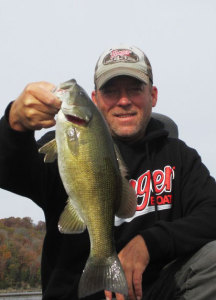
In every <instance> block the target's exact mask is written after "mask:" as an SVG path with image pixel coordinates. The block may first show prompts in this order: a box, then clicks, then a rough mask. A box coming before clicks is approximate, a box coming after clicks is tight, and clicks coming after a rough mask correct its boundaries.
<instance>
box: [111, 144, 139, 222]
mask: <svg viewBox="0 0 216 300" xmlns="http://www.w3.org/2000/svg"><path fill="white" fill-rule="evenodd" d="M114 148H115V152H116V156H117V160H118V164H119V170H120V173H121V180H122V192H121V197H120V200H119V203H118V205H119V206H118V208H117V210H116V213H115V214H116V216H118V217H119V218H124V219H125V218H131V217H133V215H134V214H135V212H136V208H137V196H136V193H135V190H134V188H133V187H132V186H131V185H130V183H129V181H128V180H127V178H126V176H127V173H128V172H127V167H126V166H125V163H124V161H123V158H122V156H121V153H120V151H119V149H118V147H117V146H116V145H114Z"/></svg>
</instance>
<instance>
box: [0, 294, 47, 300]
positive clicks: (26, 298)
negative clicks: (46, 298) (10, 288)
mask: <svg viewBox="0 0 216 300" xmlns="http://www.w3.org/2000/svg"><path fill="white" fill-rule="evenodd" d="M21 299H23V300H41V299H42V296H41V293H4V294H1V293H0V300H21Z"/></svg>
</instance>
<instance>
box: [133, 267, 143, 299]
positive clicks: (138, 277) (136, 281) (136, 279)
mask: <svg viewBox="0 0 216 300" xmlns="http://www.w3.org/2000/svg"><path fill="white" fill-rule="evenodd" d="M132 282H133V292H134V295H133V296H134V297H135V299H136V300H141V299H142V271H141V270H136V271H135V272H134V273H133V280H132Z"/></svg>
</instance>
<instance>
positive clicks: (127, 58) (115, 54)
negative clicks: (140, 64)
mask: <svg viewBox="0 0 216 300" xmlns="http://www.w3.org/2000/svg"><path fill="white" fill-rule="evenodd" d="M137 61H139V57H138V56H137V55H136V54H135V53H134V52H133V51H131V50H128V49H116V50H113V51H111V52H110V53H109V54H107V55H106V56H105V58H104V60H103V64H104V65H108V64H113V63H118V62H126V63H135V62H137Z"/></svg>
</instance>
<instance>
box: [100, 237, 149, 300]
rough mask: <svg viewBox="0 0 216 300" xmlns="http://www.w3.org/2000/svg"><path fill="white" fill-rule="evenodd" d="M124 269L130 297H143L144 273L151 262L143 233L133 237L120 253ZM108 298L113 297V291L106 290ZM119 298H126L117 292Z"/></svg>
mask: <svg viewBox="0 0 216 300" xmlns="http://www.w3.org/2000/svg"><path fill="white" fill-rule="evenodd" d="M118 256H119V259H120V261H121V264H122V267H123V270H124V272H125V276H126V279H127V284H128V298H129V299H130V300H140V299H142V274H143V272H144V271H145V269H146V267H147V265H148V263H149V259H150V258H149V253H148V249H147V247H146V243H145V241H144V239H143V238H142V236H141V235H137V236H136V237H135V238H133V239H132V240H131V241H130V242H129V243H128V244H127V245H126V246H125V247H124V248H123V249H122V250H121V251H120V253H119V255H118ZM105 296H106V299H112V293H111V292H108V291H105ZM116 299H117V300H124V296H123V295H120V294H116Z"/></svg>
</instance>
